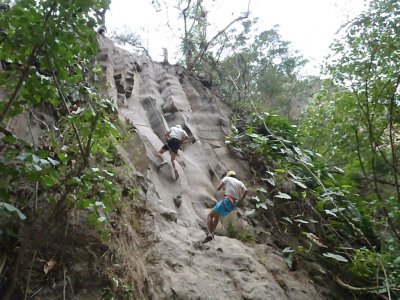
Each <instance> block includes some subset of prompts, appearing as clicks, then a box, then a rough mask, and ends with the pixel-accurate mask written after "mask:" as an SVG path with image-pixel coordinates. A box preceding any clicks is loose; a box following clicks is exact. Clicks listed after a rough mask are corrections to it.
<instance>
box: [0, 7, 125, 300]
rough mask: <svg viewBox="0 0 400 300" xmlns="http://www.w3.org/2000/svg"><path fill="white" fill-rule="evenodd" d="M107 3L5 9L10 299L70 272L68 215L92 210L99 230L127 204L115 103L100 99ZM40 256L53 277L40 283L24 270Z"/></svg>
mask: <svg viewBox="0 0 400 300" xmlns="http://www.w3.org/2000/svg"><path fill="white" fill-rule="evenodd" d="M108 4H109V1H108V0H92V1H87V0H84V1H54V0H48V1H34V0H20V1H16V2H15V3H14V4H12V5H9V4H8V3H7V2H3V4H1V11H0V30H1V32H0V60H1V63H2V67H3V71H2V72H0V89H1V92H2V100H1V101H0V132H1V134H0V137H1V140H0V174H1V176H0V224H1V229H0V249H1V250H0V252H1V253H2V254H1V257H0V259H1V263H0V273H1V275H2V276H1V280H0V295H2V296H1V298H2V299H10V298H12V299H16V298H19V299H22V298H24V295H25V299H26V297H28V296H29V297H30V296H32V294H34V293H35V292H36V291H33V290H31V288H32V285H33V283H31V286H30V281H32V282H33V281H36V282H37V281H38V280H39V282H40V280H50V279H49V278H50V277H46V278H43V276H45V275H46V274H47V272H48V271H49V270H51V269H56V268H57V269H58V268H59V267H55V264H56V265H57V266H61V265H63V264H64V266H65V265H66V260H68V256H69V253H68V251H70V249H69V246H67V245H71V244H73V243H67V244H66V243H65V241H64V240H63V239H65V240H68V239H70V238H71V237H70V234H67V232H69V231H68V230H67V229H68V227H69V225H68V224H69V223H68V221H67V219H68V218H67V215H68V213H69V212H71V211H72V210H74V209H76V208H78V209H85V210H84V211H85V213H84V215H86V216H87V217H88V218H89V220H90V221H92V224H96V225H98V224H101V223H104V222H105V221H106V218H107V211H108V210H109V208H110V207H112V206H113V204H114V203H115V201H116V200H118V199H120V197H121V195H120V191H119V190H118V189H117V186H116V185H115V183H114V181H115V176H114V175H113V174H112V172H110V166H112V165H113V164H114V160H115V150H114V146H113V144H114V141H115V139H116V137H117V134H118V132H117V130H116V128H115V126H114V125H113V124H112V121H111V120H112V118H113V116H112V111H113V103H112V101H111V100H110V99H108V98H105V97H103V96H102V95H101V93H100V92H101V82H102V81H101V80H100V76H102V74H101V68H100V67H99V66H98V65H97V64H96V62H95V57H96V54H97V51H98V45H97V37H96V32H95V28H96V27H97V24H98V23H99V21H101V20H100V18H99V16H98V14H97V13H96V12H97V11H102V10H103V9H104V8H107V7H108ZM21 124H22V125H21ZM23 124H27V125H26V126H27V128H25V126H24V125H23ZM18 130H19V131H21V130H27V132H28V134H27V136H28V138H27V139H26V140H30V141H31V142H30V143H28V142H25V141H23V140H20V139H18V138H17V137H16V136H15V135H14V132H15V131H18ZM62 232H64V233H62ZM43 233H45V234H43ZM81 234H82V235H85V233H84V232H79V231H78V233H77V235H81ZM86 238H87V237H86ZM84 239H85V238H84ZM92 243H93V242H92ZM84 256H85V255H83V257H84ZM39 258H42V259H46V261H45V272H44V273H43V270H42V271H40V270H38V271H37V272H36V273H37V274H39V275H40V276H39V277H38V278H35V279H33V278H34V276H33V275H32V274H34V273H35V270H36V269H33V270H32V267H31V269H30V271H28V270H27V269H26V268H27V267H26V266H27V265H29V264H31V261H32V266H33V262H35V260H38V259H39ZM50 258H51V260H49V259H50ZM47 260H48V261H47ZM63 260H64V261H63ZM46 267H47V272H46ZM53 272H54V271H53ZM60 272H61V275H60ZM62 272H64V277H65V273H66V269H64V271H63V270H62V269H61V270H60V269H58V271H57V272H54V275H56V274H57V276H58V275H60V276H61V277H62ZM52 274H53V273H52ZM31 278H32V280H31ZM39 278H40V279H39ZM39 284H40V283H39ZM68 293H69V292H68ZM64 297H65V291H64ZM71 297H72V296H71Z"/></svg>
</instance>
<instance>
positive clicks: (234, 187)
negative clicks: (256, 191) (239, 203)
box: [222, 176, 246, 200]
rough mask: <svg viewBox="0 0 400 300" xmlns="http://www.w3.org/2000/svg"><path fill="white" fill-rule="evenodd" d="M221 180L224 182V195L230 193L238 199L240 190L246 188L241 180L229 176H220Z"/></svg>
mask: <svg viewBox="0 0 400 300" xmlns="http://www.w3.org/2000/svg"><path fill="white" fill-rule="evenodd" d="M222 182H223V183H224V190H225V195H231V196H232V197H233V198H235V199H236V200H240V190H241V189H242V188H246V187H245V186H244V184H243V182H241V181H240V180H239V179H236V178H234V177H229V176H225V177H224V178H222Z"/></svg>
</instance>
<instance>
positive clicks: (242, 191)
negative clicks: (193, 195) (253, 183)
mask: <svg viewBox="0 0 400 300" xmlns="http://www.w3.org/2000/svg"><path fill="white" fill-rule="evenodd" d="M222 188H223V189H224V199H222V200H220V201H218V203H217V204H216V205H215V206H214V208H213V210H212V211H211V212H210V213H209V214H208V216H207V229H208V232H207V237H206V238H205V240H204V241H203V243H207V242H209V241H211V240H212V239H214V231H215V228H217V225H218V222H219V218H220V217H226V216H227V215H228V214H229V213H230V212H232V211H233V210H234V209H235V208H236V206H243V204H244V200H245V198H246V195H247V189H246V187H245V186H244V184H243V182H241V181H240V180H239V179H237V177H236V173H235V172H234V171H228V172H227V173H226V175H225V177H224V178H222V180H221V182H220V183H219V185H218V186H217V191H220V190H221V189H222Z"/></svg>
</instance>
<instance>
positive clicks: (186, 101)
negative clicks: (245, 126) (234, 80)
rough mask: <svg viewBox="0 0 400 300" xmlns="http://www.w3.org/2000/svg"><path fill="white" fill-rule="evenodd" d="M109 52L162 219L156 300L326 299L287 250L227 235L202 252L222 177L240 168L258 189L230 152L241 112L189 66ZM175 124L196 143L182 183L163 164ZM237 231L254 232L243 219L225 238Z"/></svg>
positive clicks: (190, 146)
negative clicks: (288, 259)
mask: <svg viewBox="0 0 400 300" xmlns="http://www.w3.org/2000/svg"><path fill="white" fill-rule="evenodd" d="M100 45H101V48H102V50H101V52H100V55H99V59H101V60H102V61H101V63H102V65H103V66H104V68H105V70H106V79H107V81H108V83H109V90H108V92H109V94H110V96H111V97H113V99H114V100H115V105H116V106H118V109H119V115H120V118H121V119H125V120H127V121H128V122H129V123H130V124H132V125H133V126H134V128H135V129H136V132H135V137H134V138H135V140H136V141H137V145H138V146H137V147H136V146H135V145H125V148H124V151H123V152H124V157H125V158H126V159H129V160H130V162H131V163H132V164H133V165H134V166H135V169H137V170H138V171H139V172H140V173H141V174H143V176H144V177H145V181H146V183H147V187H146V195H145V197H146V206H147V209H148V210H150V211H152V212H153V213H154V217H153V218H152V220H151V222H150V221H149V222H148V224H143V226H145V230H146V232H147V234H146V237H145V238H146V239H147V241H148V242H147V243H144V244H143V245H142V252H143V258H144V260H145V262H146V268H147V273H148V274H149V276H151V282H152V286H151V287H150V288H149V290H150V291H151V293H152V294H153V299H275V300H277V299H324V297H323V296H322V295H321V294H320V293H319V292H318V287H316V286H315V285H314V284H313V282H312V281H311V280H310V279H309V278H308V277H307V276H306V275H305V274H304V273H303V272H302V271H301V269H300V270H298V271H294V272H291V271H290V270H289V269H288V267H287V265H286V263H285V260H284V258H283V257H282V255H281V253H280V251H276V250H274V249H273V248H271V247H269V246H267V245H255V244H253V245H245V244H244V243H242V242H240V241H238V240H236V239H231V238H228V237H226V236H221V235H218V236H216V238H215V240H213V241H212V242H210V243H207V244H201V243H199V241H201V240H202V239H204V238H205V234H204V227H205V219H206V215H207V213H208V212H209V211H210V208H211V207H212V205H213V204H214V203H215V202H216V201H217V200H218V199H220V198H221V197H222V195H223V194H222V192H218V193H217V192H216V186H217V185H218V182H219V180H220V177H221V176H222V174H223V173H224V172H225V171H226V170H227V169H233V170H235V171H236V172H237V174H238V176H239V177H240V178H242V179H243V181H244V182H245V184H246V185H248V187H249V188H254V187H251V182H250V180H249V179H250V173H249V172H248V167H247V166H246V165H245V164H244V163H243V162H242V161H241V160H238V159H237V157H235V156H234V155H233V154H232V153H231V152H230V151H229V150H228V149H227V148H226V147H225V144H224V133H225V132H229V128H230V127H229V125H230V124H229V122H230V116H231V111H230V110H229V108H228V107H226V106H225V105H224V104H223V103H221V101H220V100H219V99H218V98H217V97H215V96H214V95H213V94H212V93H211V92H210V91H209V90H208V89H206V88H205V87H204V86H202V84H201V83H200V82H198V81H197V80H196V79H195V78H193V77H192V76H191V75H190V74H189V73H187V72H186V71H185V70H184V69H183V68H182V67H179V66H172V65H168V64H165V65H161V64H157V63H154V62H152V61H150V60H149V59H148V58H146V57H136V56H134V55H132V54H129V53H128V52H127V51H125V50H121V49H119V48H115V47H114V46H113V45H112V43H111V42H110V41H109V40H108V39H107V38H100ZM116 75H118V76H117V77H116ZM115 78H117V79H115ZM116 80H117V81H118V82H116ZM122 89H124V91H125V93H124V91H122ZM121 95H122V96H121ZM123 95H125V97H126V99H123V98H124V97H123ZM175 124H181V125H182V126H184V127H185V128H187V129H188V131H189V132H190V135H191V136H192V137H194V138H195V139H196V142H195V143H187V144H185V145H183V147H182V148H183V150H184V151H179V156H178V158H177V169H178V172H179V175H180V178H179V180H175V179H174V176H173V169H172V166H171V163H170V162H169V154H168V153H165V154H164V156H165V159H167V160H168V164H167V165H165V166H164V167H163V168H161V169H158V168H157V165H158V164H159V163H160V161H159V159H158V157H157V155H156V152H157V151H158V150H159V149H160V148H161V146H162V145H163V143H164V139H163V135H164V132H165V131H166V130H167V129H168V128H169V127H170V126H173V125H175ZM135 157H139V159H135ZM177 195H180V196H181V198H180V199H181V203H180V205H179V206H178V205H176V204H175V203H174V199H176V197H177ZM175 202H176V200H175ZM241 215H243V211H242V212H241ZM229 223H231V224H233V225H234V228H236V230H238V231H241V230H243V228H245V227H246V226H249V225H248V224H247V223H246V222H245V221H244V220H243V218H242V217H241V216H238V215H237V214H236V212H234V213H232V214H231V216H230V218H229V219H228V218H226V219H225V220H223V222H221V224H220V225H219V227H218V233H219V234H224V233H225V232H226V228H225V226H226V225H227V224H229Z"/></svg>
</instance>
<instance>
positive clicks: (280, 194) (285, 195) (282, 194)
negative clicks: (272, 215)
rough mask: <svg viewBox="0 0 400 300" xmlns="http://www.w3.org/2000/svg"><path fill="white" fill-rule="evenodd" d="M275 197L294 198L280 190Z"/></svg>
mask: <svg viewBox="0 0 400 300" xmlns="http://www.w3.org/2000/svg"><path fill="white" fill-rule="evenodd" d="M274 197H275V198H281V199H292V197H290V195H288V194H286V193H282V192H278V194H277V195H275V196H274Z"/></svg>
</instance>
